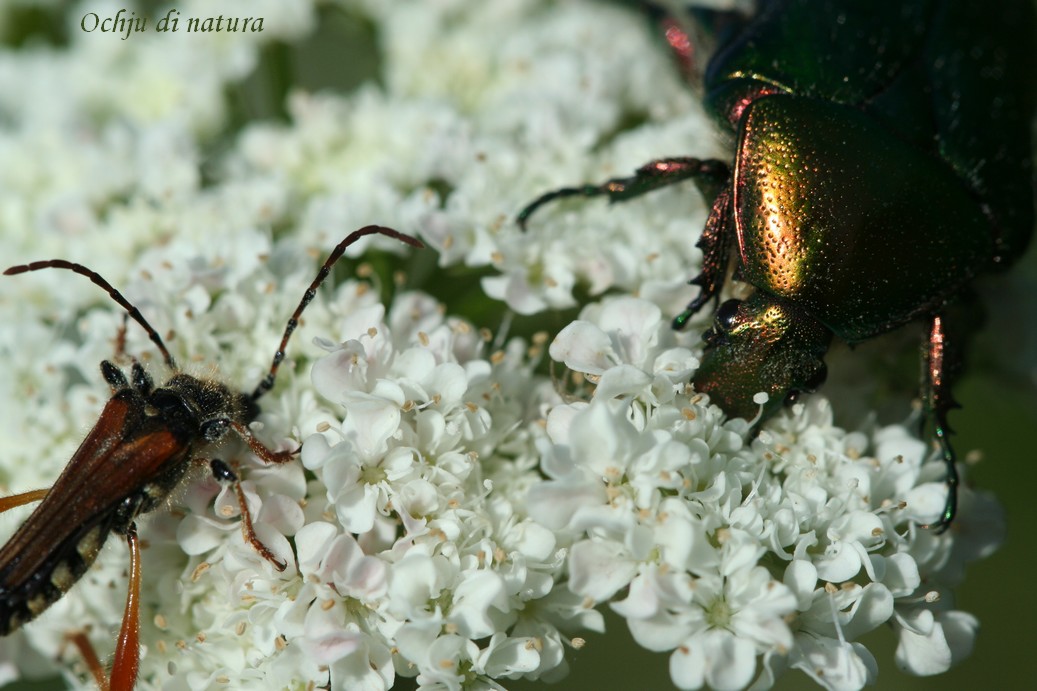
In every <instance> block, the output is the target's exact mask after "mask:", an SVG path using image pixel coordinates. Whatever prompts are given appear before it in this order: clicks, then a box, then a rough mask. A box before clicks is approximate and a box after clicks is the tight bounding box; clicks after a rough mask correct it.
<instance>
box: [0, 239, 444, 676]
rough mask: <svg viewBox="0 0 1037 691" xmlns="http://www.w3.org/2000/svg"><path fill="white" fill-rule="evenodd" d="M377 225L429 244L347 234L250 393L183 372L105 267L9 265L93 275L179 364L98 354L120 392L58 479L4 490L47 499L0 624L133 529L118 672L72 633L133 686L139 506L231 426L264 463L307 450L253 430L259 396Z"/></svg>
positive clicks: (53, 592) (15, 543)
mask: <svg viewBox="0 0 1037 691" xmlns="http://www.w3.org/2000/svg"><path fill="white" fill-rule="evenodd" d="M376 233H377V234H381V235H386V236H388V237H391V238H395V239H397V240H401V241H403V242H405V243H407V244H409V245H412V246H414V247H419V248H420V247H423V246H424V245H423V244H422V243H421V242H420V241H419V240H416V239H415V238H412V237H410V236H409V235H405V234H403V233H399V232H397V231H395V230H392V229H391V228H384V227H381V226H365V227H363V228H360V229H359V230H356V231H354V232H353V233H351V234H350V235H349V236H348V237H346V239H344V240H343V241H342V242H340V243H339V244H338V246H337V247H335V249H334V250H333V251H332V253H331V254H330V255H329V256H328V258H327V260H326V261H325V262H324V265H323V266H322V267H321V269H320V271H319V272H318V273H317V276H316V278H314V279H313V282H312V283H311V284H310V287H309V288H308V289H307V290H306V293H305V294H303V297H302V300H301V301H300V302H299V306H298V307H296V309H295V312H294V313H293V314H292V316H291V318H290V319H289V320H288V324H287V325H286V326H285V330H284V336H283V337H282V338H281V343H280V345H279V346H278V347H277V351H276V352H275V353H274V358H273V362H272V363H271V365H270V370H269V372H268V373H267V375H266V377H264V378H263V380H262V381H261V382H259V385H258V386H256V388H255V390H253V391H252V393H251V394H247V393H239V392H237V391H234V390H232V389H231V388H229V387H228V386H226V385H225V384H223V383H222V382H219V381H215V380H212V379H201V378H198V377H194V376H192V375H189V374H185V373H183V372H181V371H180V370H179V368H178V367H177V364H176V361H175V360H174V359H173V356H172V355H171V354H170V352H169V350H168V349H167V348H166V346H165V344H164V343H163V342H162V338H161V337H160V336H159V335H158V332H157V331H155V329H154V328H152V326H151V325H150V324H149V323H148V322H147V320H146V319H144V316H143V315H142V314H141V313H140V310H138V309H137V308H136V307H135V306H133V304H131V303H130V302H129V301H128V300H127V299H126V298H125V297H123V295H122V294H121V293H120V292H119V291H118V290H116V289H115V288H114V287H112V285H111V284H110V283H108V281H106V280H105V279H104V278H102V277H101V276H100V275H99V274H98V273H96V272H95V271H92V270H90V269H88V268H86V267H85V266H82V265H81V264H75V263H72V262H68V261H65V260H63V259H52V260H49V261H39V262H32V263H31V264H23V265H20V266H12V267H11V268H9V269H7V270H6V271H5V272H4V275H7V276H12V275H15V274H20V273H25V272H28V271H39V270H40V269H66V270H68V271H73V272H75V273H77V274H80V275H82V276H85V277H86V278H88V279H90V281H92V282H93V283H95V284H96V285H98V286H100V287H101V288H102V289H104V290H105V291H106V292H107V293H108V295H110V296H111V298H112V299H113V300H115V302H117V303H118V304H119V305H120V306H121V307H122V308H123V309H124V310H126V314H127V315H128V316H129V317H130V318H132V319H133V320H134V321H136V322H137V323H138V324H140V325H141V326H142V327H143V328H144V330H145V331H146V332H147V334H148V337H149V338H150V339H151V341H152V342H153V343H154V344H155V345H156V346H157V347H158V349H159V351H160V352H161V353H162V356H163V358H164V359H165V362H166V365H167V366H168V367H169V369H170V370H171V371H172V372H173V374H172V376H171V377H170V378H169V379H168V380H167V381H166V383H165V384H163V385H162V386H159V387H157V388H156V387H155V385H154V382H153V381H152V379H151V376H150V375H149V374H148V373H147V372H146V371H145V370H144V368H143V367H142V366H141V365H140V363H139V362H137V361H134V362H133V364H132V366H131V368H130V378H129V379H127V378H126V375H125V374H124V373H123V371H122V370H120V369H119V368H118V367H116V366H115V365H113V364H112V363H111V362H109V361H107V360H105V361H103V362H101V375H102V376H103V377H104V380H105V381H106V382H108V385H109V386H110V387H111V389H112V396H111V398H110V399H109V400H108V403H106V404H105V406H104V409H103V410H102V411H101V416H100V418H98V420H97V423H96V424H95V425H94V428H93V429H92V430H90V432H89V434H87V435H86V439H84V440H83V442H82V444H80V446H79V448H78V449H77V450H76V452H75V454H73V456H72V460H70V461H69V462H68V465H67V466H66V467H65V470H64V471H62V473H61V475H60V476H59V477H58V479H57V482H55V483H54V485H53V486H52V487H51V488H50V490H35V491H32V492H25V493H23V494H17V495H14V496H11V497H5V498H0V512H3V511H6V510H8V509H11V508H14V507H16V506H21V505H23V504H28V503H30V502H33V501H40V500H42V501H40V505H39V506H37V507H36V509H35V511H33V513H32V514H31V515H30V516H29V519H28V520H27V521H26V522H25V523H24V524H23V525H22V526H21V527H20V528H19V529H18V531H17V532H16V533H15V534H14V536H13V537H12V538H11V539H10V540H9V541H8V542H7V544H6V545H4V546H3V548H0V635H7V634H8V633H11V632H12V631H14V630H15V629H17V628H18V627H19V626H21V625H22V624H24V623H26V622H28V621H30V620H31V619H33V618H34V617H36V616H38V615H39V614H40V613H41V612H43V611H44V610H45V609H47V607H49V606H50V605H51V604H53V603H54V602H55V601H57V600H58V599H59V598H60V597H61V596H62V595H63V594H64V593H65V592H67V591H68V589H69V588H71V587H72V586H73V585H74V584H75V582H76V581H77V580H79V578H80V577H81V576H82V575H83V574H84V573H85V572H86V570H87V569H88V568H89V567H90V565H91V564H92V563H93V562H94V559H96V558H97V555H98V553H99V552H100V550H101V547H102V545H103V544H104V542H105V540H106V539H107V538H108V535H109V534H111V533H113V532H115V533H118V534H120V535H125V536H126V541H127V543H128V544H129V549H130V570H129V587H128V592H127V595H126V609H125V612H124V614H123V621H122V629H121V631H120V632H119V638H118V640H117V643H116V648H115V655H114V660H113V663H112V671H111V675H110V676H108V675H106V673H105V671H104V668H103V667H102V665H101V663H100V662H99V661H98V659H97V656H96V654H94V652H93V649H92V647H91V646H90V643H89V642H88V641H87V639H86V636H85V635H84V634H82V633H80V634H74V635H73V636H72V641H73V643H74V644H75V645H76V646H77V647H78V648H79V650H80V651H81V653H82V655H83V657H84V658H85V659H86V662H87V665H88V666H89V667H90V669H91V671H92V673H93V675H94V677H95V678H96V679H97V683H98V685H99V686H100V687H101V688H102V689H111V690H112V691H130V690H131V689H132V688H133V685H134V683H135V681H136V678H137V670H138V667H139V663H140V645H139V632H140V609H139V608H140V582H141V567H140V545H139V542H138V539H137V527H136V524H135V523H134V521H135V519H136V517H137V516H139V515H140V514H143V513H146V512H148V511H151V510H153V509H155V508H157V507H158V506H160V505H161V504H162V503H163V502H164V501H165V500H166V498H167V497H168V496H169V494H170V492H172V490H173V489H174V488H175V487H176V485H177V484H178V483H179V482H180V480H181V479H182V478H183V477H184V475H185V473H186V472H187V469H188V466H189V465H190V464H191V463H192V462H194V461H198V460H200V459H202V455H201V452H202V451H204V450H206V449H207V448H208V447H210V446H211V445H213V444H215V443H216V442H218V441H219V440H220V439H221V438H222V437H223V436H224V435H225V434H226V433H227V432H228V431H230V432H233V433H234V434H236V435H237V436H238V437H240V438H241V439H242V440H243V441H244V442H245V443H246V444H247V445H248V447H249V448H250V449H251V450H252V452H253V453H254V454H255V455H256V456H258V457H259V458H261V459H262V460H263V461H265V462H267V463H285V462H287V461H289V460H291V459H292V457H293V456H294V455H295V454H296V453H297V452H298V449H296V450H295V451H273V450H271V449H269V448H267V447H266V446H264V445H263V444H262V443H261V442H260V441H259V440H258V439H256V438H255V437H253V436H252V432H251V431H250V430H249V427H248V425H249V423H250V422H252V421H253V420H254V419H255V418H256V417H257V415H258V414H259V406H258V405H257V401H258V400H259V399H260V398H261V397H262V396H263V394H265V393H266V392H267V391H269V390H270V389H271V388H272V387H273V385H274V378H275V377H276V376H277V370H278V368H279V367H280V365H281V362H282V361H283V360H284V354H285V348H286V347H287V345H288V339H289V338H290V337H291V335H292V333H293V332H294V331H295V328H296V327H297V326H298V324H299V317H300V316H301V315H302V312H303V310H304V309H306V306H307V305H308V304H309V303H310V301H311V300H313V298H314V296H315V295H316V292H317V288H318V287H319V286H320V284H321V283H323V282H324V279H326V278H327V277H328V274H329V273H330V272H331V268H332V266H333V265H334V264H335V262H337V261H338V260H339V258H340V257H341V256H342V254H343V252H344V251H345V250H346V248H347V247H349V246H350V245H351V244H353V243H354V242H355V241H356V240H358V239H359V238H361V237H363V236H365V235H372V234H376ZM209 462H210V464H211V467H212V472H213V474H214V475H215V476H216V478H217V479H218V480H221V481H224V482H230V483H232V484H233V486H234V489H235V492H236V494H237V498H238V503H239V505H240V507H241V518H242V522H241V525H242V533H243V534H244V537H245V540H246V541H247V542H249V543H250V544H251V545H252V546H253V547H254V548H255V549H256V550H257V551H258V552H259V553H260V554H261V555H262V556H263V557H264V558H266V559H267V560H269V561H270V562H272V563H273V564H274V565H275V566H276V567H277V568H278V569H281V570H283V569H284V568H285V567H286V564H284V563H281V562H279V561H278V560H277V559H276V557H275V556H274V555H273V553H272V552H271V551H270V550H269V549H267V547H266V546H265V545H263V544H262V543H261V542H260V541H259V539H258V538H257V537H256V535H255V532H254V531H253V528H252V520H251V517H250V516H249V513H248V508H247V507H246V504H245V495H244V492H243V491H242V489H241V485H240V483H239V482H238V479H237V477H236V476H235V475H234V473H233V472H232V471H231V469H230V468H229V467H228V466H227V465H226V464H225V463H223V462H222V461H220V460H215V459H210V460H209Z"/></svg>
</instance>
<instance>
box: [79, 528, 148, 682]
mask: <svg viewBox="0 0 1037 691" xmlns="http://www.w3.org/2000/svg"><path fill="white" fill-rule="evenodd" d="M126 542H127V544H128V545H129V548H130V578H129V584H128V586H127V589H126V609H125V611H124V612H123V615H122V628H121V629H120V630H119V638H118V641H117V642H116V644H115V655H114V660H113V662H112V673H111V676H109V675H108V674H107V672H106V671H105V669H104V665H102V664H101V660H100V659H99V658H98V657H97V652H96V651H95V650H94V646H93V645H92V644H91V643H90V639H89V638H87V637H86V633H84V632H83V631H77V632H76V633H73V634H70V635H69V637H68V640H70V641H71V642H72V644H73V645H75V646H76V649H77V650H78V651H79V655H80V656H81V657H82V658H83V661H84V662H85V663H86V666H87V668H89V670H90V673H91V674H92V675H93V677H94V680H95V681H96V682H97V687H98V688H99V689H100V690H101V691H133V686H134V684H135V683H136V682H137V672H138V671H139V669H140V580H141V579H140V541H139V540H138V539H137V526H136V525H135V524H133V523H130V526H129V528H128V529H127V530H126Z"/></svg>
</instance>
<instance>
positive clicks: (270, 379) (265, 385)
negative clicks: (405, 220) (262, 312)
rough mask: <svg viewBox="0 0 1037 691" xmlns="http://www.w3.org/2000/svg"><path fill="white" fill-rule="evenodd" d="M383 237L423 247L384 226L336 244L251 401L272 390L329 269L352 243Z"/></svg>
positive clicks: (304, 297)
mask: <svg viewBox="0 0 1037 691" xmlns="http://www.w3.org/2000/svg"><path fill="white" fill-rule="evenodd" d="M376 233H377V234H379V235H385V236H386V237H390V238H394V239H396V240H400V241H401V242H405V243H407V244H408V245H411V246H412V247H417V248H419V249H420V248H423V247H424V246H425V244H424V243H422V242H421V240H418V239H417V238H413V237H411V236H410V235H406V234H404V233H401V232H399V231H397V230H393V229H392V228H386V227H384V226H364V227H363V228H361V229H359V230H354V231H353V232H352V233H350V234H349V235H348V236H346V239H345V240H343V241H342V242H340V243H338V246H337V247H335V249H334V250H332V252H331V254H330V255H328V258H327V260H326V261H325V262H324V266H322V267H320V271H318V272H317V277H316V278H315V279H313V283H311V284H310V287H309V288H307V289H306V292H305V293H303V296H302V300H301V301H300V302H299V306H298V307H296V308H295V312H293V313H292V317H291V319H289V320H288V324H287V325H286V326H285V328H284V337H282V338H281V345H279V346H278V347H277V352H275V353H274V361H273V362H272V363H271V365H270V371H269V372H268V373H267V375H266V377H264V378H263V381H261V382H259V385H258V386H257V387H256V390H255V391H253V392H252V400H253V401H255V400H257V399H259V397H260V396H262V395H263V394H265V393H266V392H267V391H269V390H270V389H272V388H273V386H274V379H275V378H276V377H277V369H278V368H279V367H280V366H281V362H283V361H284V352H285V348H287V347H288V339H289V338H291V337H292V333H293V332H294V331H295V328H296V327H297V326H299V317H301V316H302V312H303V310H304V309H306V306H307V305H309V304H310V301H312V300H313V298H314V297H315V296H316V295H317V288H319V287H320V284H321V283H323V282H324V279H326V278H327V277H328V274H330V273H331V267H333V266H334V265H335V262H337V261H338V260H339V259H340V258H341V257H342V253H343V252H345V251H346V248H347V247H349V246H350V245H352V244H353V243H354V242H356V241H357V240H359V239H360V238H362V237H364V236H365V235H374V234H376Z"/></svg>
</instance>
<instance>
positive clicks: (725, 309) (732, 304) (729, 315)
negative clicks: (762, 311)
mask: <svg viewBox="0 0 1037 691" xmlns="http://www.w3.org/2000/svg"><path fill="white" fill-rule="evenodd" d="M741 306H742V301H741V300H728V301H726V302H725V303H724V304H722V305H721V306H720V307H719V308H718V309H717V314H716V316H715V317H714V318H713V328H714V329H716V330H717V331H720V332H723V333H728V332H729V331H731V329H733V328H734V326H735V317H737V316H738V308H739V307H741Z"/></svg>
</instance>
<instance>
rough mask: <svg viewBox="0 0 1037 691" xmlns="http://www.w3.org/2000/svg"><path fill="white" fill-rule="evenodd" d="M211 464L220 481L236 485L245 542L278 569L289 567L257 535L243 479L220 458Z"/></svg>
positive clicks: (214, 474)
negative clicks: (239, 478) (246, 498)
mask: <svg viewBox="0 0 1037 691" xmlns="http://www.w3.org/2000/svg"><path fill="white" fill-rule="evenodd" d="M209 465H210V467H211V468H212V474H213V477H215V478H216V480H217V481H218V482H230V483H231V484H233V486H234V493H235V494H236V495H237V497H238V507H239V508H240V509H241V535H242V537H244V539H245V542H247V543H249V544H250V545H252V547H253V549H255V550H256V551H257V552H259V555H260V556H261V557H263V558H264V559H266V560H267V561H268V562H270V563H271V564H273V565H274V568H276V569H277V570H278V571H284V570H285V569H286V568H288V564H286V563H284V562H283V561H281V560H279V559H278V558H277V557H276V556H274V553H273V552H271V551H270V548H269V547H267V546H266V545H264V544H263V542H262V541H261V540H260V539H259V537H257V536H256V529H255V527H254V526H253V524H252V512H251V511H249V510H248V502H247V501H245V490H243V489H242V488H241V481H240V480H238V476H237V475H235V474H234V471H233V470H231V469H230V466H228V465H227V464H226V463H224V462H223V461H221V460H219V459H213V460H212V461H211V462H210V464H209Z"/></svg>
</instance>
